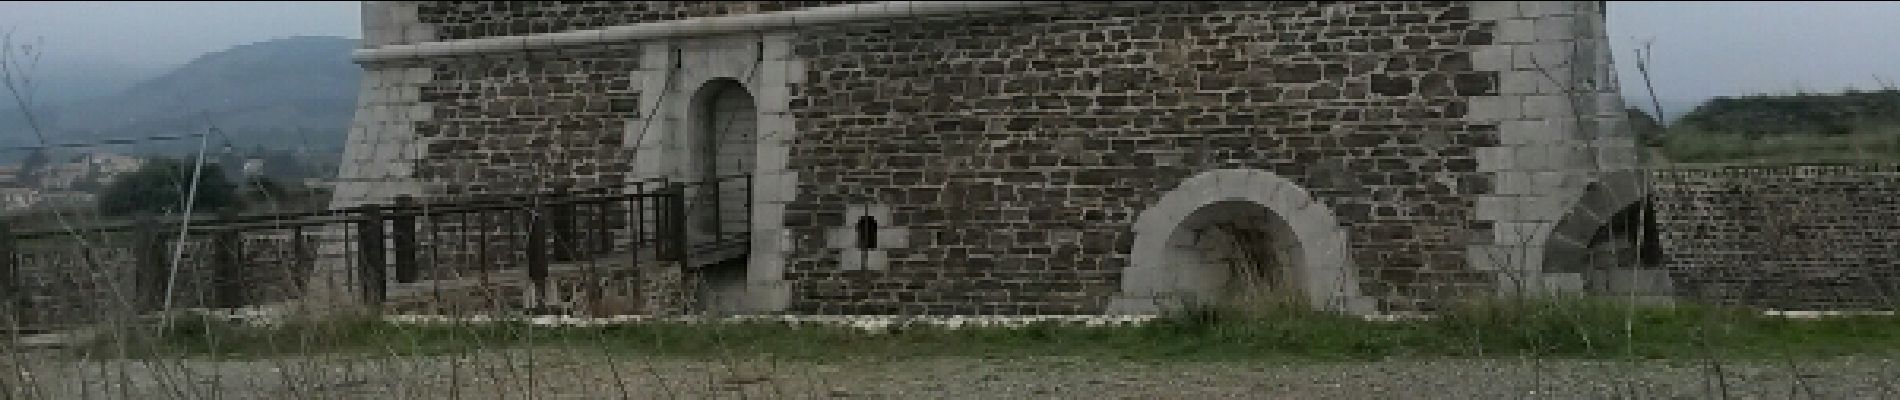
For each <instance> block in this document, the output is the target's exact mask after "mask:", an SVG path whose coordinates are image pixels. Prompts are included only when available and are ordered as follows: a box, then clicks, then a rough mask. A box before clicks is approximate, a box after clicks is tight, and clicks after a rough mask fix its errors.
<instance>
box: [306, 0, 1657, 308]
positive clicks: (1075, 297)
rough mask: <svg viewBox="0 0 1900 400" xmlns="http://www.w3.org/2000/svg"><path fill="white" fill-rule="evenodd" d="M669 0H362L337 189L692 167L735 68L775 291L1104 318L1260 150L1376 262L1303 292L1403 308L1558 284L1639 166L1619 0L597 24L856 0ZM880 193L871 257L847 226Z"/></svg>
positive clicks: (1327, 253) (517, 185)
mask: <svg viewBox="0 0 1900 400" xmlns="http://www.w3.org/2000/svg"><path fill="white" fill-rule="evenodd" d="M657 3H669V4H661V5H656V4H657ZM670 3H673V2H628V3H599V4H596V3H577V4H566V3H560V4H556V3H554V2H522V3H510V5H507V6H500V5H489V4H491V3H478V2H467V3H463V2H368V3H366V6H365V12H366V15H365V29H366V42H368V43H369V44H370V48H368V49H365V51H364V52H363V53H364V54H366V55H359V61H361V62H362V63H363V64H364V66H365V68H366V70H368V73H367V75H366V77H365V82H364V88H363V93H364V94H363V95H362V96H361V98H360V99H359V103H360V110H359V113H358V119H357V123H356V125H355V127H354V128H353V131H352V133H351V139H350V147H349V148H348V149H347V150H346V155H345V157H346V159H347V160H346V163H345V165H346V167H345V170H344V171H343V173H342V175H343V176H344V177H345V178H346V179H351V180H353V181H354V182H353V183H349V184H346V185H345V186H344V187H341V188H339V192H338V197H339V200H338V204H339V205H351V204H356V203H360V202H364V201H379V200H380V199H387V198H389V197H390V196H395V195H401V194H411V195H423V196H455V195H460V194H468V193H480V192H489V191H493V192H507V191H518V190H522V189H539V188H546V187H550V186H553V185H557V184H570V185H593V184H612V183H614V182H625V181H627V180H631V179H643V178H653V177H670V178H679V179H689V178H691V174H690V172H685V171H682V165H684V164H685V163H687V162H688V161H690V160H689V159H690V156H688V155H683V152H684V149H685V148H687V147H688V146H689V145H690V143H691V139H689V138H685V137H684V135H687V133H686V131H687V130H689V127H690V125H691V123H692V121H691V119H692V117H691V112H690V110H688V108H689V106H690V105H689V104H684V103H686V102H685V101H683V100H682V99H689V98H692V96H693V88H696V87H698V86H700V85H702V84H703V83H705V82H707V81H709V80H712V79H732V80H736V81H739V82H741V83H742V84H743V85H744V86H745V87H746V89H748V90H749V91H751V92H752V93H753V94H754V95H755V96H756V98H757V99H758V103H759V104H758V112H759V114H760V119H759V135H760V144H759V149H758V152H757V155H758V167H757V173H756V174H754V176H755V178H756V179H757V181H758V183H757V184H756V186H755V190H756V191H757V192H758V198H757V200H756V203H755V204H754V205H755V208H757V210H755V211H754V213H753V215H752V218H753V229H752V233H753V235H754V243H753V248H752V254H751V257H752V258H751V260H750V264H751V266H750V267H749V271H748V273H749V275H751V277H749V278H748V279H749V280H750V281H751V283H753V284H754V286H755V289H756V292H759V293H767V294H765V295H762V296H763V297H768V298H767V299H763V300H759V301H756V302H754V308H755V309H758V310H765V311H792V312H803V313H873V314H898V313H912V314H916V313H928V314H1074V313H1098V312H1103V311H1104V310H1106V309H1107V308H1108V307H1109V303H1111V302H1112V301H1113V300H1114V299H1115V298H1116V297H1117V296H1118V295H1120V294H1123V292H1126V290H1125V289H1126V286H1127V285H1126V282H1125V281H1126V280H1127V279H1124V278H1125V276H1124V275H1125V273H1126V272H1127V271H1130V270H1132V269H1137V268H1150V269H1160V268H1167V266H1165V265H1136V264H1138V263H1139V262H1138V260H1137V258H1139V257H1137V255H1134V254H1131V253H1134V252H1135V248H1137V247H1140V246H1139V245H1138V244H1137V243H1138V242H1141V241H1142V240H1143V239H1142V237H1143V236H1144V235H1147V236H1155V235H1161V236H1166V235H1167V234H1168V233H1167V232H1165V231H1161V232H1156V231H1154V230H1153V229H1146V230H1144V228H1142V227H1141V226H1143V225H1141V224H1139V223H1138V220H1140V219H1141V216H1142V215H1144V214H1145V213H1148V212H1151V211H1155V210H1156V209H1157V207H1161V208H1167V207H1188V210H1187V211H1191V210H1192V208H1193V207H1198V206H1199V205H1201V204H1202V203H1206V202H1210V201H1216V200H1219V199H1199V198H1195V196H1197V195H1193V194H1189V195H1186V196H1187V197H1186V198H1189V199H1190V200H1186V203H1183V204H1186V206H1179V205H1167V204H1163V203H1165V202H1164V201H1163V199H1164V198H1166V197H1168V196H1169V194H1170V193H1176V192H1178V189H1179V188H1181V187H1182V186H1183V185H1185V182H1190V181H1193V180H1194V179H1195V178H1196V177H1207V176H1210V175H1209V174H1214V173H1216V172H1218V171H1246V172H1245V173H1243V174H1242V175H1244V176H1264V177H1270V178H1260V179H1251V180H1243V181H1234V182H1235V183H1234V184H1235V185H1241V186H1250V187H1249V188H1248V189H1249V190H1253V192H1249V193H1261V194H1260V195H1259V196H1264V197H1262V198H1261V199H1259V200H1257V201H1263V202H1268V203H1275V204H1280V205H1279V206H1277V207H1281V208H1286V207H1293V208H1298V209H1300V210H1301V211H1299V212H1300V213H1308V212H1309V211H1307V210H1308V209H1309V206H1308V205H1317V207H1310V208H1311V210H1313V211H1310V213H1312V214H1313V215H1319V216H1323V218H1305V219H1301V218H1295V219H1298V221H1290V222H1289V223H1291V224H1293V225H1295V226H1294V227H1293V228H1292V230H1293V231H1297V232H1315V233H1310V234H1303V235H1304V236H1305V237H1301V238H1299V242H1301V243H1302V245H1303V246H1305V248H1303V249H1299V250H1298V251H1301V252H1303V253H1301V254H1303V255H1305V256H1310V257H1308V258H1309V259H1313V260H1322V259H1323V260H1330V261H1329V262H1326V263H1320V264H1325V265H1307V266H1303V267H1305V268H1327V269H1332V270H1335V271H1336V272H1337V273H1336V275H1339V276H1346V277H1351V278H1354V279H1353V280H1352V281H1350V282H1344V283H1343V284H1341V285H1340V286H1339V287H1327V288H1319V287H1307V288H1306V289H1307V290H1328V291H1335V292H1337V293H1327V294H1326V295H1328V296H1332V295H1338V296H1336V297H1354V298H1362V299H1364V300H1365V301H1363V302H1358V301H1359V300H1353V301H1355V302H1358V303H1355V304H1362V305H1361V306H1357V307H1372V308H1379V309H1385V310H1411V309H1423V308H1429V307H1431V306H1432V304H1434V300H1435V299H1439V298H1444V297H1451V296H1459V295H1464V294H1471V293H1480V292H1489V291H1493V290H1498V289H1499V288H1500V287H1505V286H1511V287H1518V288H1526V287H1528V288H1530V289H1529V290H1537V289H1536V288H1538V287H1541V286H1542V284H1543V283H1542V282H1543V281H1542V278H1541V275H1540V271H1538V270H1537V261H1538V260H1540V257H1542V254H1543V253H1542V252H1543V249H1544V248H1545V247H1547V246H1546V244H1545V242H1546V241H1548V240H1549V237H1550V236H1551V234H1550V232H1551V226H1553V225H1554V224H1555V223H1556V222H1555V221H1556V220H1558V219H1559V218H1560V217H1561V216H1562V215H1563V214H1564V212H1565V211H1566V210H1568V209H1569V208H1571V207H1573V206H1574V205H1575V203H1576V202H1577V201H1578V200H1577V198H1578V197H1580V196H1582V195H1583V194H1582V193H1583V191H1584V187H1585V186H1586V185H1588V184H1589V183H1591V182H1592V181H1593V180H1595V179H1597V177H1598V176H1599V174H1598V173H1599V172H1601V171H1605V170H1618V169H1626V168H1628V167H1629V166H1631V165H1633V164H1634V161H1633V152H1629V151H1627V150H1628V139H1627V137H1622V136H1619V134H1618V133H1619V132H1620V130H1619V129H1618V124H1619V122H1620V120H1619V118H1620V115H1621V112H1620V110H1621V105H1620V102H1619V101H1617V100H1616V99H1615V96H1614V93H1616V86H1615V82H1614V79H1613V78H1612V77H1610V74H1609V69H1608V68H1604V67H1603V66H1607V65H1608V63H1609V56H1608V53H1607V50H1606V48H1605V47H1606V46H1604V41H1603V31H1602V18H1601V9H1600V4H1599V3H1597V2H1363V3H1358V2H1355V3H1311V2H1128V3H1081V2H1075V3H1063V2H1049V3H1048V4H1035V5H1030V3H1038V2H1005V3H1021V4H1022V6H1020V7H1015V8H1007V9H1003V8H995V7H990V8H985V7H986V6H971V7H969V9H970V11H968V12H960V13H959V12H934V13H926V14H923V15H905V14H903V13H901V12H896V13H891V11H890V9H891V8H893V7H926V6H916V5H912V4H909V3H913V2H889V3H888V4H887V3H878V4H873V5H872V6H877V7H884V8H885V10H884V12H886V13H888V14H887V15H888V18H883V19H882V20H851V21H843V19H835V20H838V21H840V22H837V23H829V24H812V25H791V26H790V27H782V28H775V29H761V30H758V31H747V30H745V29H732V30H727V31H722V32H725V33H721V34H717V35H705V36H693V35H671V36H668V35H662V34H657V33H639V34H640V35H647V36H642V37H647V38H648V39H640V40H623V41H606V40H599V39H598V38H601V37H607V35H609V34H615V32H632V31H635V30H637V29H627V30H625V31H614V30H615V29H621V28H625V27H627V26H630V25H626V24H635V25H631V26H634V27H635V28H638V25H639V24H638V23H642V22H648V23H666V21H675V22H679V21H688V22H690V21H692V20H694V19H695V18H697V17H703V16H728V17H730V16H734V15H743V14H747V13H771V12H773V10H792V11H797V10H820V9H828V8H829V9H838V8H837V7H849V6H839V5H824V4H812V3H820V2H724V3H720V4H725V5H718V6H711V5H672V4H670ZM678 3H690V2H678ZM915 3H928V2H915ZM675 6H678V7H675ZM992 8H994V9H992ZM853 10H873V8H868V7H867V8H856V9H853ZM866 12H869V11H866ZM714 18H717V17H714ZM700 20H704V19H703V18H700ZM708 24H710V23H708ZM603 26H607V27H608V28H606V30H605V31H600V32H595V31H573V29H582V28H592V27H603ZM666 26H667V27H682V26H685V25H666ZM699 28H705V27H703V26H701V27H699ZM669 29H671V28H669ZM682 29H684V28H682ZM707 29H710V28H707ZM563 30H568V33H571V34H556V35H528V36H496V35H521V34H536V33H545V32H558V31H563ZM576 32H578V33H576ZM642 32H645V31H642ZM562 35H565V36H562ZM590 35H593V36H594V38H590V37H589V36H590ZM440 49H460V50H440ZM396 53H402V54H405V55H402V56H384V55H387V54H396ZM379 54H383V55H379ZM1249 174H1251V175H1249ZM1242 175H1236V176H1242ZM1215 186H1220V185H1218V184H1217V185H1215ZM1253 186H1258V187H1253ZM1266 186H1271V187H1266ZM1255 189H1257V190H1255ZM1203 197H1205V196H1203ZM1267 198H1272V199H1267ZM1290 204H1291V205H1290ZM1163 211H1168V210H1163ZM1177 211H1178V210H1177ZM1170 212H1173V211H1170ZM1183 212H1184V211H1183ZM1276 212H1280V213H1282V214H1289V213H1293V211H1289V210H1279V209H1276ZM1180 213H1181V212H1174V214H1180ZM1162 214H1168V213H1167V212H1163V213H1162ZM864 215H872V216H875V217H876V218H877V219H878V220H879V221H880V222H881V223H882V224H883V225H882V229H881V230H880V231H879V232H878V233H879V235H880V236H879V237H880V240H879V241H878V242H879V246H880V248H877V249H870V250H858V249H853V248H851V247H852V246H851V244H850V243H848V242H849V241H848V240H844V239H842V238H841V237H842V236H845V235H846V234H847V233H848V227H849V223H850V222H852V221H855V220H857V217H859V216H864ZM1312 221H1325V222H1323V223H1316V222H1312ZM1164 225H1165V224H1164ZM1327 244H1338V245H1339V246H1338V247H1336V248H1335V247H1328V246H1327ZM1322 253H1323V254H1322ZM1163 261H1166V260H1163Z"/></svg>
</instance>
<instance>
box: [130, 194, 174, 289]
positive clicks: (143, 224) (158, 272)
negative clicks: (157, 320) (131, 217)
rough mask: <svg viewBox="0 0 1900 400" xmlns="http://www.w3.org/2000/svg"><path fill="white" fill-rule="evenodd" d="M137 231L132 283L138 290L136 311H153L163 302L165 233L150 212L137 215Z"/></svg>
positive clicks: (134, 245)
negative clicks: (140, 215) (149, 214)
mask: <svg viewBox="0 0 1900 400" xmlns="http://www.w3.org/2000/svg"><path fill="white" fill-rule="evenodd" d="M138 225H139V227H138V233H137V234H136V236H134V239H133V242H132V245H133V253H132V254H133V257H135V259H134V260H133V262H134V263H136V266H135V268H137V269H136V270H134V271H133V280H134V283H133V287H135V288H137V289H135V290H136V292H137V293H138V297H137V298H138V304H137V305H135V306H134V307H136V308H137V310H138V311H139V312H146V311H153V310H157V309H159V307H162V306H164V304H165V283H166V279H165V278H166V272H167V269H166V268H165V265H166V258H165V256H166V253H165V242H166V240H165V233H164V232H161V231H160V227H159V224H158V221H157V220H155V219H153V218H152V217H150V216H144V217H139V219H138Z"/></svg>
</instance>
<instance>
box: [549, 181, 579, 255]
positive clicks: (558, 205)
mask: <svg viewBox="0 0 1900 400" xmlns="http://www.w3.org/2000/svg"><path fill="white" fill-rule="evenodd" d="M557 190H559V191H557V192H555V194H554V196H552V198H550V199H548V200H549V201H548V203H547V207H545V208H542V209H543V210H546V211H547V213H545V214H544V215H543V216H544V217H546V218H547V219H548V228H549V230H550V232H549V233H550V234H551V235H552V236H553V239H554V243H553V246H554V249H553V250H554V251H553V253H554V254H552V256H553V257H554V261H560V262H566V261H574V260H579V259H580V256H579V254H577V253H579V252H578V251H577V250H580V248H579V246H580V241H579V240H575V239H576V238H575V237H576V236H577V235H576V233H577V232H576V230H575V226H574V202H575V200H576V199H575V198H576V197H577V196H575V193H574V192H572V191H569V190H568V189H567V187H566V186H560V187H558V188H557Z"/></svg>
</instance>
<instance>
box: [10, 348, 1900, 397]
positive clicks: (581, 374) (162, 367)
mask: <svg viewBox="0 0 1900 400" xmlns="http://www.w3.org/2000/svg"><path fill="white" fill-rule="evenodd" d="M28 358H31V359H32V360H27V361H16V362H9V363H8V365H7V368H8V369H16V368H17V366H19V365H26V368H24V369H25V370H27V371H26V372H27V373H26V374H17V372H18V371H17V369H16V371H14V372H15V373H14V374H8V375H10V376H21V377H26V378H31V379H32V384H31V385H20V383H22V382H21V381H19V380H12V381H11V382H6V383H7V384H8V388H9V389H14V390H20V389H22V388H31V389H33V391H32V392H31V393H16V394H24V395H25V396H23V397H25V398H52V399H84V398H190V399H206V398H234V399H258V398H269V399H278V398H293V399H295V398H351V399H360V398H401V399H416V398H449V399H504V398H506V399H517V398H518V399H530V398H532V399H598V398H874V399H879V398H900V399H911V398H931V399H937V398H948V399H1031V398H1033V399H1041V398H1076V399H1156V398H1164V399H1165V398H1176V399H1204V398H1274V399H1339V398H1351V399H1395V398H1403V399H1469V398H1565V399H1569V398H1591V399H1595V398H1643V399H1655V398H1669V399H1676V398H1680V399H1688V398H1735V399H1789V398H1795V399H1807V398H1820V399H1874V398H1900V389H1896V386H1900V365H1896V364H1897V363H1896V361H1895V359H1896V357H1856V358H1840V359H1831V360H1819V361H1803V362H1799V363H1796V364H1795V365H1794V366H1793V367H1791V366H1790V365H1789V364H1787V363H1725V364H1722V365H1721V366H1720V368H1721V370H1722V371H1723V376H1725V377H1726V379H1725V380H1723V381H1724V382H1723V383H1725V384H1718V383H1716V382H1715V380H1714V379H1709V378H1710V377H1712V376H1715V375H1714V373H1712V372H1710V369H1709V368H1708V367H1707V366H1706V365H1703V364H1700V363H1697V362H1694V361H1673V362H1665V361H1644V362H1615V361H1569V360H1545V361H1541V362H1538V361H1534V360H1495V359H1493V360H1439V361H1387V362H1362V363H1296V362H1251V363H1242V362H1222V363H1180V362H1168V363H1144V362H1103V361H1087V360H1077V359H1032V360H996V359H982V358H959V359H930V360H903V361H865V362H851V363H842V362H841V363H824V364H818V363H809V362H777V363H774V362H769V361H764V360H760V359H756V358H752V359H743V360H736V361H683V360H646V359H626V358H619V359H614V360H613V361H612V362H608V358H607V357H604V356H601V355H598V354H592V353H586V352H582V351H576V350H508V351H491V352H486V353H479V354H471V355H463V356H457V357H448V356H443V357H405V358H362V357H358V358H350V359H344V358H286V359H270V360H251V361H225V362H217V361H209V360H191V361H176V360H173V361H164V362H139V361H107V362H83V363H82V362H74V361H58V360H54V359H52V358H47V357H34V356H28ZM14 360H20V359H19V358H15V359H14ZM616 377H617V378H618V379H616ZM616 380H617V381H618V382H619V383H618V384H616V383H615V382H616ZM127 382H129V383H130V385H129V386H130V387H129V389H128V388H127V386H128V385H126V384H125V383H127ZM9 398H15V397H12V396H9Z"/></svg>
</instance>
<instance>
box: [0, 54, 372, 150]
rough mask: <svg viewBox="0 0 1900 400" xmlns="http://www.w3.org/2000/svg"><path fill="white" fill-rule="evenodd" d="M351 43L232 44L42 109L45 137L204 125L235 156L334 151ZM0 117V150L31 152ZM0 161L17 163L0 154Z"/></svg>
mask: <svg viewBox="0 0 1900 400" xmlns="http://www.w3.org/2000/svg"><path fill="white" fill-rule="evenodd" d="M356 47H357V41H356V40H354V39H346V38H338V37H292V38H287V39H277V40H271V41H266V42H259V43H253V44H247V45H241V46H237V47H233V48H230V49H228V50H224V51H219V52H214V53H210V54H206V55H203V56H200V57H198V58H197V59H195V60H192V61H191V62H189V63H186V64H184V65H182V66H179V67H178V68H176V69H173V70H171V71H169V72H165V73H164V74H162V75H158V76H157V77H154V78H151V79H147V80H144V81H141V82H138V83H137V84H134V85H131V86H130V87H128V88H125V89H123V90H120V91H118V92H117V93H115V94H111V95H107V96H103V97H97V98H92V99H88V100H81V101H76V102H71V103H67V104H63V105H52V106H47V107H42V112H41V114H40V115H41V117H40V121H41V123H42V126H43V127H44V128H45V132H46V136H47V139H48V140H50V141H52V142H56V143H73V142H90V141H97V140H101V139H116V138H134V137H147V136H153V135H165V134H182V133H196V132H204V131H205V130H206V129H207V127H209V126H211V124H216V126H217V127H218V128H219V129H220V130H221V131H223V132H224V133H225V135H224V136H226V137H215V136H214V137H213V139H212V143H213V146H219V147H221V146H222V145H223V144H224V140H226V139H228V140H229V141H230V142H231V144H232V145H233V146H235V147H236V148H239V149H249V148H253V147H257V146H262V147H265V148H271V149H303V150H308V151H315V152H320V153H335V152H338V151H340V150H338V149H340V147H341V144H342V142H343V139H344V136H345V135H346V134H347V132H348V127H349V123H350V118H351V115H352V113H353V108H354V106H355V101H356V90H357V82H358V80H360V79H361V75H362V72H361V69H360V68H359V67H357V66H356V65H354V64H352V63H351V62H350V58H349V54H350V51H351V50H353V49H355V48H356ZM8 103H9V104H6V107H4V108H0V110H5V111H7V112H6V113H5V114H0V144H4V145H7V146H19V145H37V144H38V143H39V142H38V139H37V138H35V137H34V136H33V135H32V134H31V132H30V131H27V130H26V129H24V125H25V124H24V123H23V122H22V121H21V119H20V118H19V116H18V112H17V111H15V110H14V109H13V107H12V104H10V103H11V102H8ZM196 146H197V143H196V141H171V142H148V143H145V144H141V145H137V146H135V147H132V146H113V147H112V148H111V150H110V151H117V152H138V153H182V152H189V151H192V150H194V149H195V148H196ZM7 153H8V154H4V155H0V157H7V158H14V157H19V154H18V153H20V152H17V151H14V152H7Z"/></svg>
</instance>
